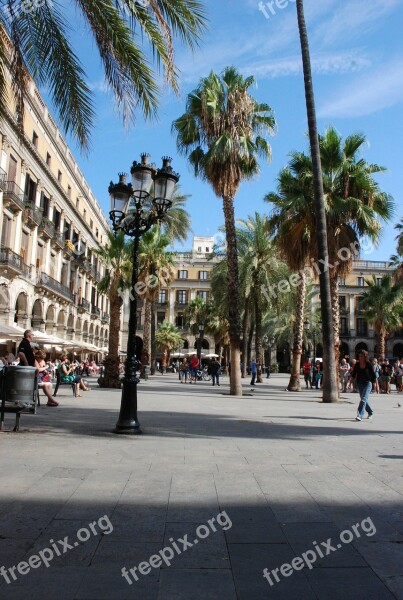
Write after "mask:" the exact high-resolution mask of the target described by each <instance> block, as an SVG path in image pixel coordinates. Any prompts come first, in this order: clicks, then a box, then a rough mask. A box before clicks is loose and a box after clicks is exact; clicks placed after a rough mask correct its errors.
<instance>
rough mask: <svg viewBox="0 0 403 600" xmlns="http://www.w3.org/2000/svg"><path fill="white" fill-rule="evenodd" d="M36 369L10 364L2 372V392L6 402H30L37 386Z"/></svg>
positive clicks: (32, 400)
mask: <svg viewBox="0 0 403 600" xmlns="http://www.w3.org/2000/svg"><path fill="white" fill-rule="evenodd" d="M37 373H38V369H36V368H35V367H23V366H20V365H15V366H14V365H10V366H7V367H5V368H4V369H3V372H2V375H3V376H2V386H1V387H2V393H3V394H4V398H5V400H6V402H18V403H24V402H26V403H29V404H32V403H33V402H34V401H35V398H34V395H35V392H36V387H37Z"/></svg>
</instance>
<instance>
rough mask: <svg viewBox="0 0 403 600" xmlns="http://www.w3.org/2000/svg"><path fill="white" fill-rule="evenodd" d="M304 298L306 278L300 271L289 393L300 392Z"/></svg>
mask: <svg viewBox="0 0 403 600" xmlns="http://www.w3.org/2000/svg"><path fill="white" fill-rule="evenodd" d="M305 298H306V278H305V273H304V272H303V271H301V285H300V286H299V287H298V291H297V306H296V310H297V314H296V317H295V323H294V340H293V345H292V361H291V376H290V381H289V383H288V387H287V389H288V391H289V392H300V391H301V377H300V369H301V355H302V344H303V343H304V314H305Z"/></svg>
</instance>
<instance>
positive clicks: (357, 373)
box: [352, 350, 376, 421]
mask: <svg viewBox="0 0 403 600" xmlns="http://www.w3.org/2000/svg"><path fill="white" fill-rule="evenodd" d="M352 377H353V378H354V380H355V382H356V386H357V389H358V393H359V394H360V403H359V405H358V412H357V416H356V421H362V419H363V417H364V415H365V411H367V413H368V419H372V416H373V414H374V411H373V410H372V407H371V406H370V404H369V395H370V393H371V390H372V384H373V383H374V382H375V379H376V378H375V371H374V368H373V366H372V365H371V363H370V362H369V360H368V352H367V351H366V350H360V351H359V353H358V360H357V362H356V363H355V365H354V369H353V372H352Z"/></svg>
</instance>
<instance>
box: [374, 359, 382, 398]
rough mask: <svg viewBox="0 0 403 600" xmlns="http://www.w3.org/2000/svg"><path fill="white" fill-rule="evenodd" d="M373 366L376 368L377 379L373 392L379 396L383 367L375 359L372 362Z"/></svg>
mask: <svg viewBox="0 0 403 600" xmlns="http://www.w3.org/2000/svg"><path fill="white" fill-rule="evenodd" d="M372 366H373V368H374V373H375V378H376V379H375V383H374V387H373V389H372V391H373V392H374V391H375V392H376V393H377V394H379V381H378V380H379V375H380V373H381V367H380V365H379V363H378V361H377V359H376V358H374V359H373V360H372Z"/></svg>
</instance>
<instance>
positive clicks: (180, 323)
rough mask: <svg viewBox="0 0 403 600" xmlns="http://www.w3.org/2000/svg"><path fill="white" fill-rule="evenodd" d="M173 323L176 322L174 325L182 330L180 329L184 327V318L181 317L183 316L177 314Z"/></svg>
mask: <svg viewBox="0 0 403 600" xmlns="http://www.w3.org/2000/svg"><path fill="white" fill-rule="evenodd" d="M175 321H176V322H175V325H176V326H177V327H181V328H182V327H184V326H185V318H184V316H183V314H182V313H178V314H177V315H176V319H175Z"/></svg>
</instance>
